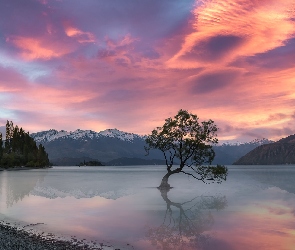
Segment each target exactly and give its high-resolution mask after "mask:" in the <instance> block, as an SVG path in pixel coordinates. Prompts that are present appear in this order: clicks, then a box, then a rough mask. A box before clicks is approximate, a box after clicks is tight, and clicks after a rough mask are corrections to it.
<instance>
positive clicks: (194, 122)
mask: <svg viewBox="0 0 295 250" xmlns="http://www.w3.org/2000/svg"><path fill="white" fill-rule="evenodd" d="M217 129H218V128H217V127H216V125H215V124H214V121H212V120H208V121H203V122H199V118H198V117H197V116H196V115H194V114H191V113H189V112H188V111H187V110H182V109H181V110H179V111H178V113H177V115H176V116H175V117H174V119H172V118H171V117H170V118H168V119H166V120H165V123H164V125H163V127H157V128H156V129H154V130H153V131H152V133H151V134H150V135H148V136H147V138H146V143H147V146H146V147H145V150H146V151H147V153H149V151H150V150H151V149H159V150H161V151H162V152H163V154H164V157H165V160H166V166H167V173H166V174H165V176H164V177H163V179H162V182H161V185H160V186H159V187H158V188H159V189H170V188H171V187H170V185H169V183H168V179H169V177H170V176H171V175H173V174H177V173H183V174H186V175H189V176H192V177H193V178H195V179H197V180H201V181H203V182H209V181H210V182H217V183H221V182H222V181H223V180H226V176H227V168H226V167H225V166H221V165H217V166H203V165H202V164H204V163H208V164H211V162H212V161H213V159H214V157H215V152H214V150H213V148H212V146H213V145H214V144H217V142H218V139H217V138H216V136H217V135H216V132H217ZM175 159H178V162H180V163H179V166H177V167H176V166H174V162H175Z"/></svg>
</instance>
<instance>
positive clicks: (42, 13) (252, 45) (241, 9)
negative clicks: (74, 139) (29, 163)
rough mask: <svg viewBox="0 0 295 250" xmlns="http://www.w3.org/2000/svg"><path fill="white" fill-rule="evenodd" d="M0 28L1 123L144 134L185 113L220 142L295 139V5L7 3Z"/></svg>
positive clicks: (248, 1)
mask: <svg viewBox="0 0 295 250" xmlns="http://www.w3.org/2000/svg"><path fill="white" fill-rule="evenodd" d="M0 20H1V22H0V45H1V47H0V105H1V106H0V115H1V121H5V120H6V119H9V120H11V119H13V120H14V121H15V122H16V123H18V124H20V125H21V126H23V127H25V128H27V129H28V130H30V131H32V132H33V131H38V130H42V129H50V128H56V129H67V130H73V129H76V128H81V129H93V130H96V131H99V130H102V129H106V128H113V127H116V128H118V129H121V130H125V131H130V132H136V133H140V134H146V133H149V132H150V131H151V129H153V128H154V127H156V126H159V125H161V124H162V123H163V120H164V119H165V118H167V117H169V116H172V115H174V114H175V113H176V112H177V110H179V109H180V108H184V109H188V110H189V111H191V112H195V113H197V114H198V115H199V116H200V118H201V119H209V118H211V119H213V120H215V121H216V123H217V125H218V126H219V127H220V133H219V138H220V139H222V140H234V141H236V140H251V139H255V137H268V138H269V139H278V138H280V137H282V136H285V135H288V134H290V133H294V130H293V128H294V125H295V117H294V111H293V107H294V104H295V94H294V87H295V74H294V72H295V71H294V70H295V60H294V58H295V49H294V48H295V5H294V1H293V0H286V1H274V0H273V1H272V0H271V1H269V0H267V1H266V0H259V1H258V0H236V1H234V0H202V1H201V0H200V1H198V0H197V1H193V0H187V1H170V0H169V1H168V0H165V1H164V0H163V1H156V0H154V1H150V0H144V1H134V0H127V1H122V2H121V1H111V2H107V3H106V2H104V1H96V0H88V1H78V0H73V1H68V0H63V1H45V0H44V1H41V0H40V1H37V0H27V1H25V2H24V1H20V0H17V1H9V0H4V1H1V3H0ZM2 123H3V122H2ZM0 125H1V124H0ZM229 128H230V129H229Z"/></svg>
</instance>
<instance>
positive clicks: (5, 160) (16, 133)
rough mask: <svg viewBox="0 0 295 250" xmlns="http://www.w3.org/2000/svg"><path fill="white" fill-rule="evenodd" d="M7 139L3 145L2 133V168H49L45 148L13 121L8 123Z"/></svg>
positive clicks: (1, 137)
mask: <svg viewBox="0 0 295 250" xmlns="http://www.w3.org/2000/svg"><path fill="white" fill-rule="evenodd" d="M5 135H6V137H5V140H4V143H3V136H2V134H1V133H0V167H4V168H12V167H20V166H26V167H46V166H49V165H50V163H49V159H48V154H47V153H46V151H45V148H44V147H43V146H42V144H40V145H39V146H37V144H36V142H35V141H34V139H33V138H32V137H30V135H29V133H28V132H25V131H24V130H23V129H22V128H19V127H18V126H17V125H16V126H14V125H13V122H12V121H7V123H6V134H5Z"/></svg>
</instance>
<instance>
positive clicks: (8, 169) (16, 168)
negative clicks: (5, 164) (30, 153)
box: [0, 167, 52, 171]
mask: <svg viewBox="0 0 295 250" xmlns="http://www.w3.org/2000/svg"><path fill="white" fill-rule="evenodd" d="M48 168H52V167H14V168H1V167H0V171H19V170H33V169H48Z"/></svg>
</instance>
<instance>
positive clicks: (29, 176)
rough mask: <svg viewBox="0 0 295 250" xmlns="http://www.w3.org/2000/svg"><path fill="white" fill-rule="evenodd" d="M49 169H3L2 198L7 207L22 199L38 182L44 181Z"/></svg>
mask: <svg viewBox="0 0 295 250" xmlns="http://www.w3.org/2000/svg"><path fill="white" fill-rule="evenodd" d="M47 172H48V171H47V170H40V171H33V170H24V171H3V172H2V173H1V174H0V194H1V199H2V201H3V202H4V203H6V205H7V207H11V206H13V204H15V203H17V202H18V201H21V200H22V199H23V198H24V197H25V196H28V195H29V194H30V192H31V191H32V190H33V189H34V188H35V186H36V185H37V184H38V183H41V182H43V181H44V177H45V176H46V174H47Z"/></svg>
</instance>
